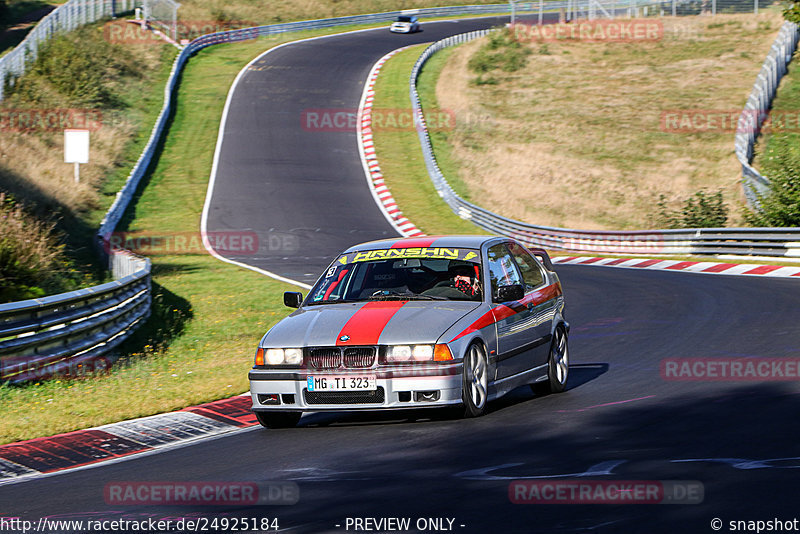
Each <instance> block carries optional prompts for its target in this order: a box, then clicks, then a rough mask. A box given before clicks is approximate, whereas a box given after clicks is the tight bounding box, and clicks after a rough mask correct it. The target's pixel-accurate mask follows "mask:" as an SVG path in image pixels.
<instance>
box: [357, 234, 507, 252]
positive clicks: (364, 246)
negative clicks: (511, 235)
mask: <svg viewBox="0 0 800 534" xmlns="http://www.w3.org/2000/svg"><path fill="white" fill-rule="evenodd" d="M498 237H499V236H493V235H437V236H424V237H404V238H394V239H381V240H379V241H369V242H367V243H361V244H360V245H354V246H352V247H350V248H348V249H347V250H346V251H344V252H343V254H350V253H352V252H360V251H363V250H381V249H388V248H415V247H427V248H430V247H445V248H481V245H483V244H484V243H486V242H487V241H491V240H493V239H497V238H498Z"/></svg>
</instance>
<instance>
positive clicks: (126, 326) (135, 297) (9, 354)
mask: <svg viewBox="0 0 800 534" xmlns="http://www.w3.org/2000/svg"><path fill="white" fill-rule="evenodd" d="M111 268H112V273H113V274H114V277H115V278H117V279H116V280H115V281H113V282H109V283H106V284H101V285H99V286H95V287H90V288H87V289H79V290H77V291H71V292H69V293H63V294H61V295H54V296H51V297H43V298H38V299H31V300H24V301H21V302H11V303H8V304H0V381H8V382H23V381H26V380H36V379H41V378H46V377H52V376H58V375H61V374H63V375H70V376H75V375H81V374H85V373H88V372H90V371H91V370H99V369H104V368H106V367H107V366H108V362H107V361H106V360H105V359H104V356H105V355H107V354H108V353H109V351H111V350H112V349H114V348H115V347H116V346H117V345H119V344H120V343H122V341H124V340H125V339H126V338H127V337H128V336H129V335H130V334H131V333H132V332H133V330H134V329H135V328H136V327H137V326H139V325H140V324H141V323H142V322H143V321H144V320H145V319H147V317H148V316H149V314H150V260H148V259H144V258H138V257H136V256H133V255H132V254H128V253H126V252H124V251H116V252H115V253H113V254H111Z"/></svg>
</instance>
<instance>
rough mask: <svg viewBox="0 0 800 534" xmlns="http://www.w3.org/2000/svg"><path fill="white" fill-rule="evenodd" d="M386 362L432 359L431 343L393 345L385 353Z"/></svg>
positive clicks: (427, 360) (425, 360)
mask: <svg viewBox="0 0 800 534" xmlns="http://www.w3.org/2000/svg"><path fill="white" fill-rule="evenodd" d="M386 361H387V362H410V361H415V362H430V361H433V345H413V346H411V345H393V346H391V347H389V351H388V352H387V353H386Z"/></svg>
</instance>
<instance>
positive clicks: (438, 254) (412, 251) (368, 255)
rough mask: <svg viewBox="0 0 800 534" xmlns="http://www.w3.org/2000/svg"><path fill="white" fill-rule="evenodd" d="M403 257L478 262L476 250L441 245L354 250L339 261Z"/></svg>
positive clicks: (353, 261) (348, 261)
mask: <svg viewBox="0 0 800 534" xmlns="http://www.w3.org/2000/svg"><path fill="white" fill-rule="evenodd" d="M403 258H421V259H427V258H431V259H433V258H436V259H445V260H461V261H473V262H476V263H477V262H478V261H479V256H478V253H477V251H475V250H472V249H466V248H442V247H432V248H428V247H413V248H390V249H383V250H367V251H364V252H356V253H355V254H345V255H343V256H341V257H340V258H339V263H342V264H346V263H358V262H362V261H375V260H390V259H403Z"/></svg>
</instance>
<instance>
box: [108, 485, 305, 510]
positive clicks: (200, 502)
mask: <svg viewBox="0 0 800 534" xmlns="http://www.w3.org/2000/svg"><path fill="white" fill-rule="evenodd" d="M103 498H104V499H105V502H106V504H108V505H111V506H141V505H163V506H254V505H292V504H297V502H298V501H299V500H300V488H299V486H298V485H297V484H296V483H295V482H277V481H269V482H265V481H258V482H256V481H245V482H109V483H108V484H106V485H105V487H104V488H103Z"/></svg>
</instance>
